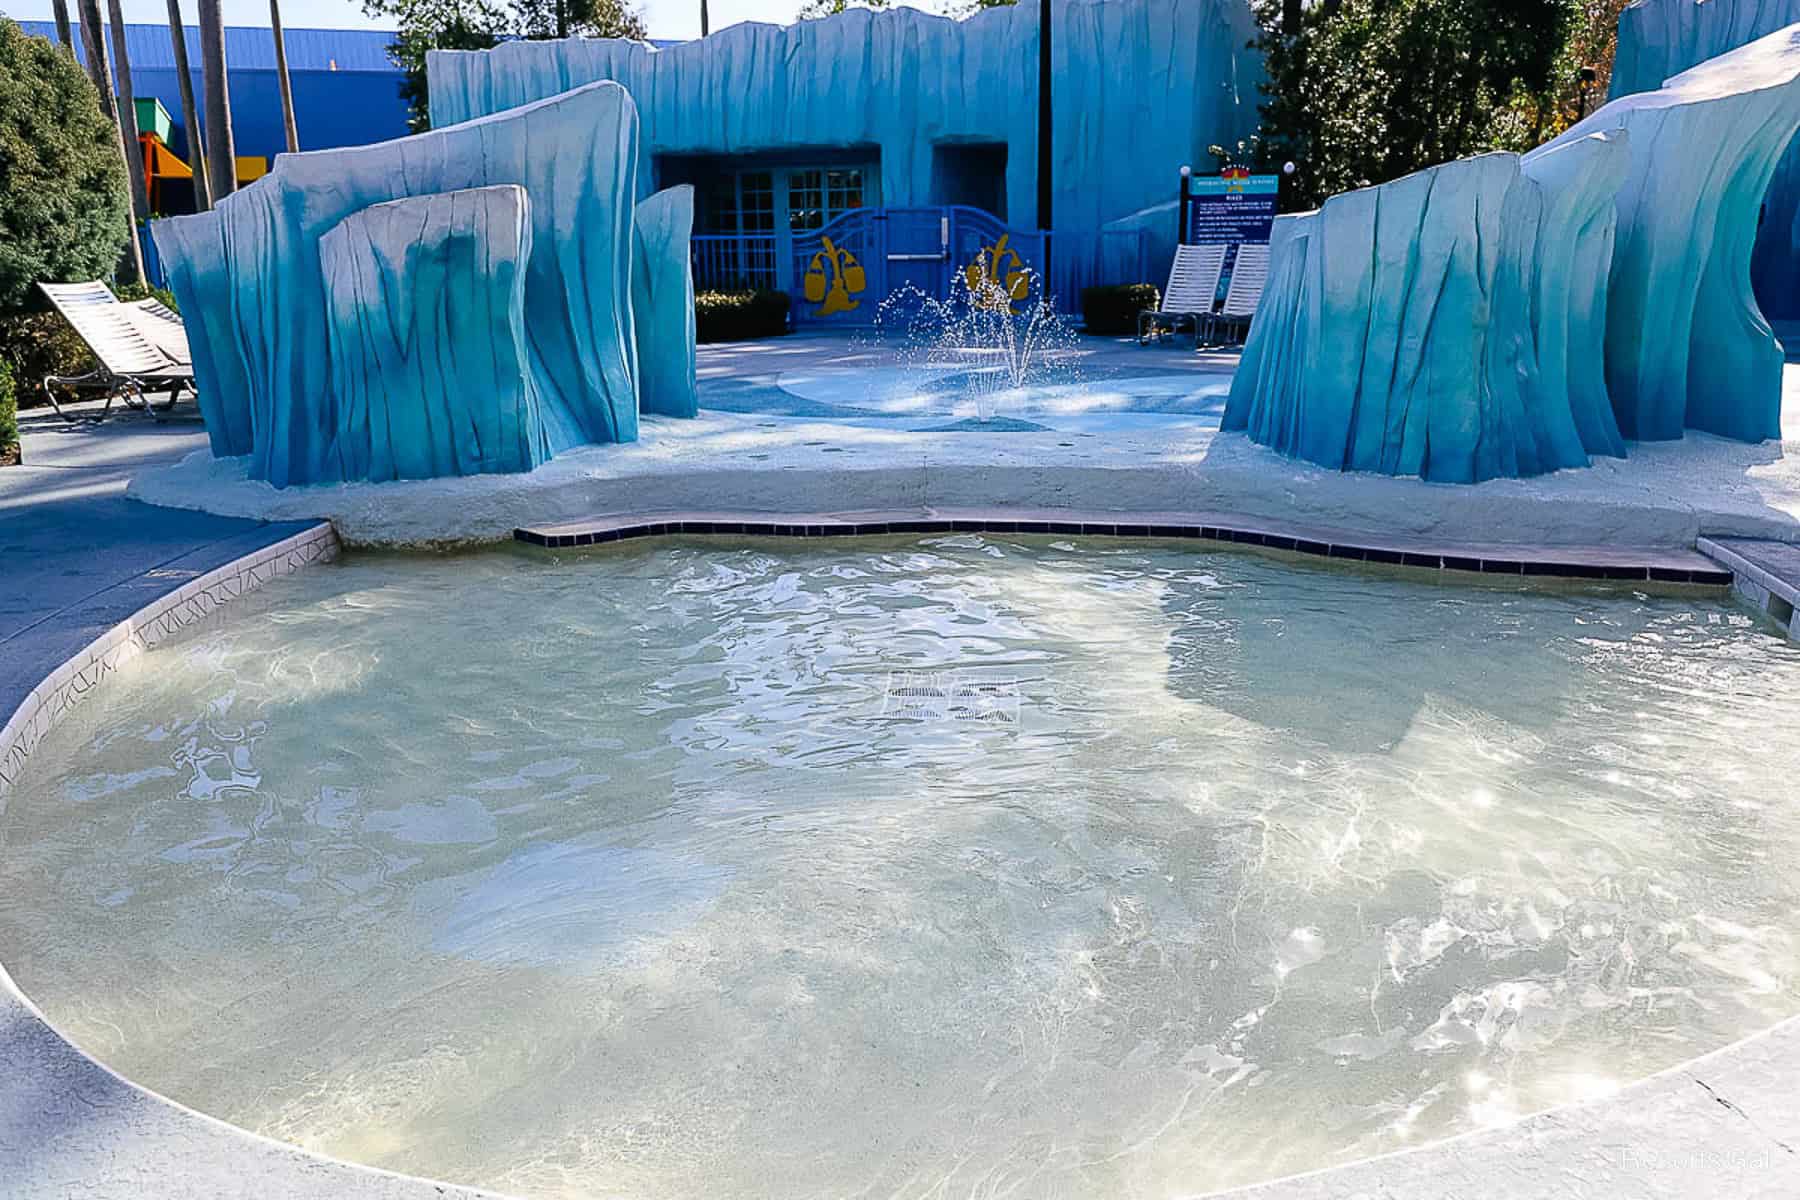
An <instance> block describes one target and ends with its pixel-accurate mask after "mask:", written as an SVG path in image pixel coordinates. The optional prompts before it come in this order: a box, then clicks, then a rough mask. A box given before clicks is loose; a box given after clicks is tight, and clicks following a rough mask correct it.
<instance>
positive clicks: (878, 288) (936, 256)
mask: <svg viewBox="0 0 1800 1200" xmlns="http://www.w3.org/2000/svg"><path fill="white" fill-rule="evenodd" d="M793 246H794V263H793V275H792V278H793V280H794V286H793V295H794V310H793V311H794V319H795V320H797V321H808V322H824V323H829V324H845V325H867V324H871V323H873V322H874V321H875V319H876V314H877V313H878V312H879V310H880V308H881V304H882V302H883V301H884V300H886V299H887V298H888V297H889V296H892V295H894V294H895V293H898V292H902V291H905V290H906V289H908V288H912V289H916V290H917V291H918V292H920V293H922V294H923V295H925V296H927V297H930V298H932V299H935V300H947V299H950V298H951V296H952V295H953V294H955V291H956V289H974V288H977V287H985V286H995V287H998V288H1000V289H1002V290H1004V292H1005V293H1006V294H1007V295H1008V296H1010V298H1011V299H1012V300H1013V301H1015V302H1018V301H1028V300H1035V299H1037V298H1038V297H1039V296H1041V295H1042V294H1043V286H1044V284H1043V281H1044V279H1045V277H1046V275H1047V273H1048V271H1049V264H1048V263H1046V262H1045V253H1044V251H1045V246H1046V235H1045V234H1044V233H1043V232H1041V231H1039V230H1035V229H1029V230H1028V229H1013V228H1010V227H1009V226H1007V224H1006V223H1005V222H1003V221H1001V220H1000V219H999V218H998V217H996V216H994V215H993V214H991V213H987V212H983V211H982V210H981V209H978V208H966V207H963V206H961V205H943V206H936V207H930V208H864V209H858V210H856V211H855V212H850V213H845V214H844V215H843V216H841V217H839V218H837V220H835V221H833V222H831V223H830V224H829V225H827V226H825V227H824V228H823V229H820V230H817V231H816V232H813V233H810V234H806V235H803V236H797V237H795V238H794V243H793Z"/></svg>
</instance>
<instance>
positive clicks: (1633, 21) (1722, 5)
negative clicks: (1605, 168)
mask: <svg viewBox="0 0 1800 1200" xmlns="http://www.w3.org/2000/svg"><path fill="white" fill-rule="evenodd" d="M1796 21H1800V0H1637V3H1635V4H1633V5H1632V6H1631V7H1629V8H1627V9H1625V11H1624V12H1622V13H1620V14H1619V46H1618V53H1617V55H1616V56H1615V58H1614V59H1613V74H1612V93H1611V94H1612V97H1613V98H1614V99H1618V98H1619V97H1621V96H1627V95H1630V94H1631V93H1633V92H1653V91H1655V90H1656V89H1657V88H1659V87H1661V86H1662V83H1663V81H1664V80H1665V79H1668V78H1670V77H1671V76H1674V75H1678V74H1680V73H1681V72H1683V71H1685V70H1687V69H1688V68H1689V67H1692V66H1695V65H1697V64H1699V63H1703V62H1705V61H1706V60H1707V59H1709V58H1716V57H1718V56H1719V55H1721V54H1724V53H1725V52H1726V51H1728V50H1735V49H1736V48H1737V47H1739V46H1743V45H1746V44H1748V43H1750V42H1753V41H1755V40H1756V39H1758V38H1760V37H1765V36H1767V35H1768V34H1771V33H1773V32H1775V31H1776V30H1778V29H1782V28H1784V27H1786V26H1788V25H1791V24H1793V23H1794V22H1796ZM1764 204H1765V208H1764V212H1763V223H1762V227H1761V229H1759V230H1758V232H1757V237H1756V250H1755V253H1754V255H1753V256H1752V258H1751V260H1750V277H1751V281H1752V283H1753V284H1754V286H1755V288H1756V296H1757V299H1758V301H1759V302H1760V303H1761V304H1762V307H1763V310H1764V311H1765V312H1767V313H1769V314H1770V315H1771V316H1775V317H1800V146H1790V147H1789V150H1788V153H1787V154H1785V155H1783V157H1782V160H1781V164H1780V166H1779V167H1778V168H1777V169H1776V172H1775V177H1774V179H1773V180H1772V181H1771V182H1770V186H1769V191H1768V194H1767V196H1765V197H1764Z"/></svg>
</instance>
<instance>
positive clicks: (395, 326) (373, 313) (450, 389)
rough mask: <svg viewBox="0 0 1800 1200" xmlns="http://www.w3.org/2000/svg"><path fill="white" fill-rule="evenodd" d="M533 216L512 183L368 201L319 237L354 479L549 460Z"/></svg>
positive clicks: (348, 473)
mask: <svg viewBox="0 0 1800 1200" xmlns="http://www.w3.org/2000/svg"><path fill="white" fill-rule="evenodd" d="M530 219H531V214H530V203H529V201H528V200H527V198H526V195H525V190H524V189H523V188H521V187H518V186H516V185H513V184H503V185H500V186H497V187H485V188H473V189H468V190H464V191H456V192H442V193H439V194H438V195H435V196H420V197H415V198H409V199H406V200H391V201H389V202H387V203H385V204H376V205H372V206H371V207H369V208H365V209H363V210H361V211H360V212H355V213H352V214H351V215H350V216H348V217H345V218H344V219H343V220H342V221H340V222H339V223H338V224H337V225H336V226H334V227H333V228H332V229H331V230H330V231H329V232H327V233H326V234H325V236H324V237H323V238H322V239H321V240H320V242H319V259H320V263H321V266H322V268H323V271H324V277H325V298H326V303H327V304H328V305H329V306H330V308H329V315H330V322H329V324H328V326H327V328H328V329H329V337H330V350H331V376H332V379H333V381H334V385H335V388H336V399H337V433H336V445H337V455H338V459H339V461H340V462H341V464H342V467H343V472H344V475H345V477H346V478H348V479H367V480H371V481H375V482H379V481H381V480H386V479H434V478H437V477H438V476H441V475H480V474H485V473H487V472H497V471H529V470H531V469H532V468H533V467H535V466H537V465H538V464H540V463H542V462H544V461H545V460H546V459H548V458H549V457H550V447H549V442H548V439H547V438H546V436H545V433H544V425H543V420H542V418H541V413H540V407H541V406H540V404H539V401H538V394H537V379H536V376H535V375H533V374H532V372H531V369H530V356H529V354H528V353H527V351H526V348H525V269H526V264H527V263H528V262H529V261H530V259H531V226H530Z"/></svg>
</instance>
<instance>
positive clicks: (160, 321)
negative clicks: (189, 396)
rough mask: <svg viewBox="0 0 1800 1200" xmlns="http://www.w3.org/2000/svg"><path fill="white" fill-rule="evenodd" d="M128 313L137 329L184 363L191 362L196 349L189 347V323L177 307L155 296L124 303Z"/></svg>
mask: <svg viewBox="0 0 1800 1200" xmlns="http://www.w3.org/2000/svg"><path fill="white" fill-rule="evenodd" d="M125 315H126V317H127V318H129V319H130V321H131V323H132V324H133V325H135V326H137V331H138V332H139V333H141V334H143V335H144V336H145V337H146V338H148V339H149V340H150V343H151V344H152V345H153V346H155V347H156V348H157V349H158V350H161V351H162V352H163V353H164V354H166V355H168V356H169V358H170V359H172V360H173V361H175V362H176V363H179V364H180V365H181V366H184V367H187V366H192V365H193V362H194V353H193V351H192V350H190V349H188V340H187V326H185V325H183V324H182V323H181V318H180V317H179V316H177V315H176V313H175V310H174V309H172V308H170V307H169V306H168V305H166V304H164V303H163V302H162V301H161V300H158V299H157V298H156V297H154V296H152V297H150V298H149V299H147V300H133V301H131V302H130V303H128V304H126V305H125Z"/></svg>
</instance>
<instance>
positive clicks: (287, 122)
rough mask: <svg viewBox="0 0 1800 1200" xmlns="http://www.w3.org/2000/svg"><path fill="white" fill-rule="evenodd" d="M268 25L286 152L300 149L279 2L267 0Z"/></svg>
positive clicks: (278, 0) (277, 0)
mask: <svg viewBox="0 0 1800 1200" xmlns="http://www.w3.org/2000/svg"><path fill="white" fill-rule="evenodd" d="M269 27H270V31H271V32H272V33H274V35H275V80H276V82H277V83H278V84H279V85H280V87H281V124H282V126H283V127H284V128H285V129H286V130H287V148H288V153H289V154H292V153H294V152H295V151H297V150H299V149H300V131H299V129H297V128H296V127H295V125H294V89H293V86H292V85H291V84H289V83H288V68H287V42H286V40H285V39H284V38H283V37H282V35H281V2H280V0H269Z"/></svg>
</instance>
